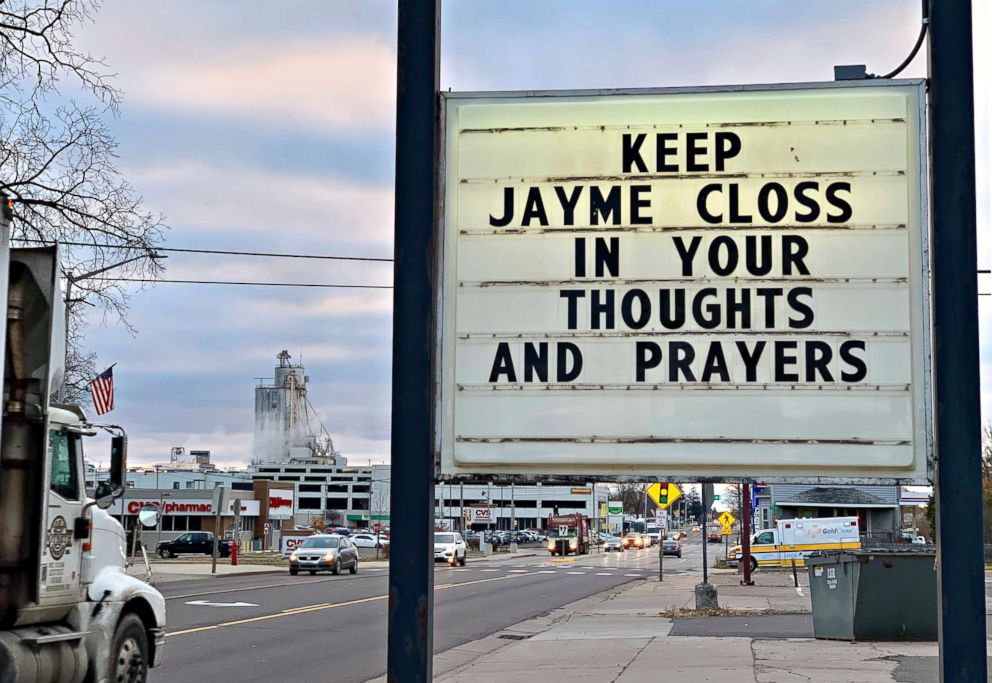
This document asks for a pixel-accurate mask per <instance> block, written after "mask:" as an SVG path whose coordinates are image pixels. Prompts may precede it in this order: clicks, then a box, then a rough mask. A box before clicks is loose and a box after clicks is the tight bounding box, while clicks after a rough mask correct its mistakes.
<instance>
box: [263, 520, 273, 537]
mask: <svg viewBox="0 0 992 683" xmlns="http://www.w3.org/2000/svg"><path fill="white" fill-rule="evenodd" d="M262 530H263V532H264V533H265V535H266V536H268V535H269V532H270V531H272V527H271V526H269V523H268V522H266V523H265V525H264V527H263V529H262Z"/></svg>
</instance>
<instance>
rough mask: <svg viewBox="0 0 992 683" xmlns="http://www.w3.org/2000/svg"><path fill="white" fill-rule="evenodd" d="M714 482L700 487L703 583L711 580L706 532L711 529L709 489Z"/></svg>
mask: <svg viewBox="0 0 992 683" xmlns="http://www.w3.org/2000/svg"><path fill="white" fill-rule="evenodd" d="M712 486H713V485H712V484H703V485H702V486H701V487H700V488H701V489H702V493H701V498H702V499H703V514H702V518H703V583H709V582H710V573H709V572H710V569H709V564H708V562H707V558H706V546H708V545H709V544H710V542H709V539H707V538H706V532H707V531H708V530H709V526H710V524H709V521H710V520H709V511H710V504H709V496H708V495H707V494H708V493H709V491H708V489H710V488H712Z"/></svg>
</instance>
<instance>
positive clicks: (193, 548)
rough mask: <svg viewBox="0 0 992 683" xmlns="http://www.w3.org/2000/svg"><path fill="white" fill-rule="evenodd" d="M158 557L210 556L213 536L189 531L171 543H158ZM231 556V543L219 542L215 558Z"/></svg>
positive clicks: (203, 532) (212, 549)
mask: <svg viewBox="0 0 992 683" xmlns="http://www.w3.org/2000/svg"><path fill="white" fill-rule="evenodd" d="M155 552H156V553H158V556H159V557H176V556H177V555H182V554H186V555H212V554H213V552H214V535H213V534H212V533H210V532H208V531H191V532H189V533H188V534H183V535H182V536H180V537H178V538H176V539H173V540H171V541H160V542H159V544H158V545H157V546H156V547H155ZM230 554H231V542H230V541H225V540H221V541H219V542H218V543H217V556H218V557H228V556H230Z"/></svg>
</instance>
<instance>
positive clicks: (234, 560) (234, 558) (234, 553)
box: [231, 541, 238, 567]
mask: <svg viewBox="0 0 992 683" xmlns="http://www.w3.org/2000/svg"><path fill="white" fill-rule="evenodd" d="M231 566H233V567H237V566H238V544H237V542H236V541H235V542H232V543H231Z"/></svg>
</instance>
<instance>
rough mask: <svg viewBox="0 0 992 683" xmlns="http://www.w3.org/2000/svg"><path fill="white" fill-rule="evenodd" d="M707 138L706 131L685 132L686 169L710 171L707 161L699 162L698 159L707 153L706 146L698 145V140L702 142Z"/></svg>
mask: <svg viewBox="0 0 992 683" xmlns="http://www.w3.org/2000/svg"><path fill="white" fill-rule="evenodd" d="M705 139H706V133H686V134H685V146H686V151H685V170H686V171H689V172H690V173H693V172H696V171H708V170H710V165H709V164H705V163H697V162H696V159H697V158H699V157H701V156H705V155H706V147H704V146H701V145H697V144H696V143H697V142H702V141H703V140H705Z"/></svg>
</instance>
